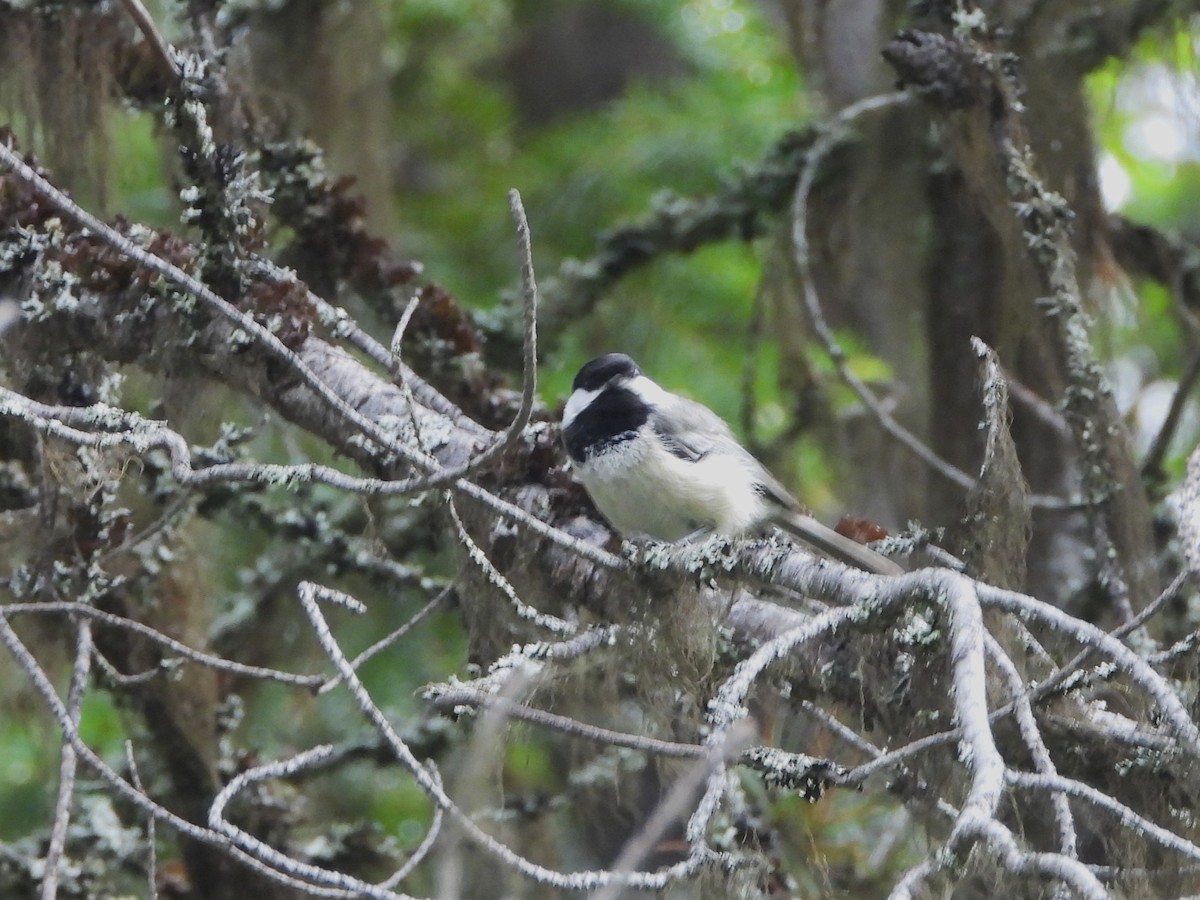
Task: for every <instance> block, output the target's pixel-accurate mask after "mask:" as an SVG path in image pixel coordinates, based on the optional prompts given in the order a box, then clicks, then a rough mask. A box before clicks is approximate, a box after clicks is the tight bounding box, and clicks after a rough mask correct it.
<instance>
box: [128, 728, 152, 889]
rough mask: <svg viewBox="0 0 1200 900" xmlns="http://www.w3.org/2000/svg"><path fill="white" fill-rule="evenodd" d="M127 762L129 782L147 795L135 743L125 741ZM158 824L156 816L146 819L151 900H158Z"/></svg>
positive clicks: (147, 875) (147, 861) (147, 870)
mask: <svg viewBox="0 0 1200 900" xmlns="http://www.w3.org/2000/svg"><path fill="white" fill-rule="evenodd" d="M125 760H126V762H128V763H129V780H130V782H132V783H133V786H134V787H135V788H137V789H138V790H139V791H142V792H143V793H145V791H146V789H145V788H144V787H142V777H141V775H139V774H138V767H137V760H136V759H135V758H134V755H133V741H129V740H127V741H125ZM155 828H156V823H155V821H154V816H148V817H147V818H146V855H147V857H148V858H147V860H146V878H147V880H148V881H149V884H148V885H147V892H146V896H147V897H149V898H150V900H158V847H157V846H156V839H155V834H154V832H155Z"/></svg>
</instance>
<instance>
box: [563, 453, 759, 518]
mask: <svg viewBox="0 0 1200 900" xmlns="http://www.w3.org/2000/svg"><path fill="white" fill-rule="evenodd" d="M576 474H577V476H578V478H579V480H580V481H581V482H582V483H583V486H584V487H585V488H587V492H588V494H589V495H590V496H591V498H592V501H593V502H594V503H595V504H596V507H597V509H599V510H600V512H601V513H603V514H604V517H605V518H606V519H608V521H609V523H610V524H612V526H613V527H614V528H616V529H617V531H619V532H620V533H621V534H622V535H624V536H627V537H628V536H633V535H648V536H650V537H654V538H658V539H660V540H665V541H675V540H679V539H680V538H682V537H686V536H687V535H689V534H692V533H693V532H695V531H697V530H700V529H712V530H714V531H716V532H718V533H720V534H731V535H736V534H742V533H743V532H746V531H748V530H750V529H752V528H754V527H755V526H757V525H759V524H760V523H761V522H763V521H764V519H766V517H767V515H768V512H769V508H768V505H767V503H766V502H765V501H764V500H763V498H762V497H761V495H759V493H758V492H757V491H756V490H755V489H754V484H755V477H754V472H753V471H752V469H751V468H750V467H749V466H748V465H747V464H746V463H745V461H744V460H742V459H740V458H738V457H737V456H730V455H726V454H720V453H710V454H708V455H707V456H705V457H704V458H702V459H701V460H699V461H698V462H690V461H688V460H684V459H680V458H679V457H677V456H674V455H673V454H671V453H669V452H668V451H667V450H665V449H663V447H662V445H661V444H660V443H659V442H658V441H657V440H654V439H653V438H651V437H648V436H647V435H645V434H639V435H638V436H637V437H636V438H634V439H633V440H630V441H625V442H623V443H621V444H618V445H616V446H614V447H612V448H610V449H609V450H608V451H607V452H605V453H601V454H600V455H598V456H595V457H593V458H591V459H589V460H587V461H586V462H584V463H582V464H579V465H578V466H577V467H576Z"/></svg>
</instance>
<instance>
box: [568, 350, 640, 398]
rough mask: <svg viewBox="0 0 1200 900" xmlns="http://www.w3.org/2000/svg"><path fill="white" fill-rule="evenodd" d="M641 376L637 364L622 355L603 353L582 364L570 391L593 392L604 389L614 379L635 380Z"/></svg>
mask: <svg viewBox="0 0 1200 900" xmlns="http://www.w3.org/2000/svg"><path fill="white" fill-rule="evenodd" d="M641 374H642V370H641V369H639V368H638V364H637V363H635V362H634V361H633V360H632V359H630V358H629V357H628V356H626V355H625V354H624V353H605V354H604V355H603V356H597V357H596V358H595V359H593V360H592V361H591V362H588V363H584V365H583V368H582V369H580V370H579V374H578V375H576V376H575V383H574V384H572V385H571V390H573V391H578V390H585V391H594V390H597V389H598V388H602V387H604V385H606V384H608V382H610V381H612V380H613V379H614V378H618V377H621V376H624V377H626V378H636V377H637V376H638V375H641Z"/></svg>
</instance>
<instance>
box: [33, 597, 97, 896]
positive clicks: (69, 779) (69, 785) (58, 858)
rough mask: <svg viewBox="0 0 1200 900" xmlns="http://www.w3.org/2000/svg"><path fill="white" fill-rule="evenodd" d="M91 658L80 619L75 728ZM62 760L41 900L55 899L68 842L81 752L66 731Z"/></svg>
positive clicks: (70, 698)
mask: <svg viewBox="0 0 1200 900" xmlns="http://www.w3.org/2000/svg"><path fill="white" fill-rule="evenodd" d="M91 662H92V628H91V624H90V623H89V622H87V621H86V620H82V619H81V620H80V621H79V622H78V624H77V625H76V628H75V665H74V668H72V670H71V685H70V687H69V688H67V706H66V709H67V715H68V716H69V717H70V719H71V723H72V725H73V726H74V727H75V728H78V727H79V716H80V712H81V711H82V709H83V697H84V694H85V693H86V691H87V682H88V672H89V670H90V669H91ZM60 753H61V760H60V762H59V767H58V799H57V801H56V802H55V804H54V826H53V828H51V830H50V845H49V846H48V847H47V849H46V860H45V864H46V870H45V876H44V878H43V879H42V891H41V897H42V900H54V898H55V896H57V894H58V869H59V864H60V863H61V862H62V856H63V850H64V848H65V847H66V844H67V825H68V824H69V823H70V821H71V801H72V799H73V798H74V796H75V767H76V763H77V760H78V756H77V754H76V753H75V748H74V746H72V744H71V739H70V736H69V735H68V734H66V732H65V731H64V733H63V739H62V749H61V750H60Z"/></svg>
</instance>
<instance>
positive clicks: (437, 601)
mask: <svg viewBox="0 0 1200 900" xmlns="http://www.w3.org/2000/svg"><path fill="white" fill-rule="evenodd" d="M453 591H454V585H452V584H448V585H446V587H444V588H443V589H442V590H440V591H439V592H438V593H437V594H436V595H435V596H434V597H433V599H431V600H430V601H429V602H428V603H426V604H425V605H424V606H422V607H421V608H420V609H418V610H417V611H416V612H415V613H413V615H412V618H410V619H409V620H408V621H407V622H405V623H404V624H403V625H401V626H400V627H399V628H397V629H396V630H395V631H393V632H392V633H391V634H389V635H387V636H386V637H382V638H380V639H379V640H377V641H376V642H375V643H373V644H372V645H371V646H370V647H368V648H367V649H366V650H364V651H362V653H360V654H358V656H356V657H354V659H352V660H350V665H351V667H352V668H353V669H354V670H355V671H357V670H358V668H359V667H360V666H361V665H362V664H363V663H365V662H366V661H367V660H369V659H370V658H371V657H373V656H374V655H375V654H377V653H380V652H382V651H383V650H386V649H387V648H388V647H390V646H392V644H394V643H396V641H398V640H400V639H401V638H402V637H404V636H405V635H406V634H408V633H409V632H410V631H411V630H412V629H413V628H415V627H416V625H417V624H418V623H419V622H420V621H421V620H422V619H424V618H425V617H426V616H427V615H429V614H430V613H431V612H433V611H434V610H435V609H437V608H438V607H439V606H441V605H442V603H444V602H445V601H446V598H447V597H449V596H450V594H451V593H452V592H453ZM341 683H342V676H341V675H334V676H333V677H331V678H329V679H328V680H327V681H325V682H324V683H323V684H322V685H321V686H320V687H319V688H317V693H318V694H327V693H329V692H330V691H331V690H333V689H334V688H335V687H337V686H338V685H339V684H341Z"/></svg>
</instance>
